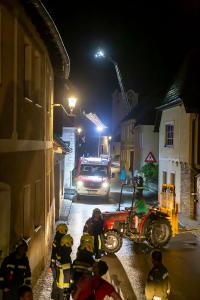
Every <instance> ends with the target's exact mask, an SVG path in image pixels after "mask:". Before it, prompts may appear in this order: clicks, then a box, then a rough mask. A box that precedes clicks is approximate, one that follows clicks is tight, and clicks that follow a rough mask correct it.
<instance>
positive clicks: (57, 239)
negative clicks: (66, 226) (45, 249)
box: [51, 232, 64, 265]
mask: <svg viewBox="0 0 200 300" xmlns="http://www.w3.org/2000/svg"><path fill="white" fill-rule="evenodd" d="M63 235H64V234H62V233H60V232H56V234H55V236H54V240H53V244H52V252H51V265H54V264H55V262H56V253H57V251H58V248H60V241H61V238H62V237H63Z"/></svg>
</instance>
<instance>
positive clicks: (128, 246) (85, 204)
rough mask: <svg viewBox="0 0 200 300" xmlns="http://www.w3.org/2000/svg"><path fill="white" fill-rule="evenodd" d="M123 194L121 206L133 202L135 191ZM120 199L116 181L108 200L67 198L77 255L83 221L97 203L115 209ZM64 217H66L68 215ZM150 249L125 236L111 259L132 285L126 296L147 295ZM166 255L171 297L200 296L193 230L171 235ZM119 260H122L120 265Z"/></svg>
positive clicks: (188, 299)
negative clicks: (134, 242)
mask: <svg viewBox="0 0 200 300" xmlns="http://www.w3.org/2000/svg"><path fill="white" fill-rule="evenodd" d="M145 196H146V197H147V198H148V202H149V203H151V202H152V201H153V200H155V196H154V195H152V194H145ZM123 198H124V201H123V204H122V208H123V207H126V206H130V203H131V199H132V194H131V193H125V194H124V197H123ZM118 199H119V188H118V187H117V186H116V185H114V186H113V189H111V194H110V199H109V201H108V202H105V201H104V202H103V201H102V199H97V198H95V197H89V198H82V199H81V200H80V201H79V202H76V201H75V202H73V203H72V205H70V202H69V201H67V200H65V201H66V205H68V208H67V211H69V209H70V213H69V215H68V222H69V231H70V233H71V235H72V236H73V238H74V246H73V256H74V257H75V254H76V249H77V247H78V245H79V239H80V236H81V234H82V230H83V226H84V223H85V221H86V220H87V219H88V218H89V217H90V216H91V214H92V210H93V209H94V208H95V207H99V208H100V209H101V210H102V211H113V210H116V209H117V207H118ZM70 206H71V207H70ZM64 218H66V215H65V217H64ZM150 253H151V249H149V248H148V247H147V246H146V245H141V246H139V247H138V246H137V247H136V246H134V245H133V243H132V242H131V241H129V240H126V239H124V243H123V246H122V248H121V250H120V251H119V252H118V253H117V254H116V256H114V257H113V259H112V263H113V264H114V265H116V266H119V267H118V268H119V273H120V274H121V276H122V277H123V278H126V279H125V280H126V281H127V287H124V288H125V289H126V288H127V289H130V286H132V288H133V292H134V293H133V294H132V296H127V299H126V300H134V299H139V300H140V299H141V300H142V299H145V297H144V293H143V291H144V284H145V280H146V276H147V273H148V271H149V270H150V268H151V261H150ZM163 258H164V259H163V262H164V264H165V266H166V267H167V268H168V271H169V274H170V282H171V287H172V290H171V291H172V292H171V295H170V298H169V299H174V300H200V292H199V286H200V242H199V240H198V239H197V238H196V237H194V236H193V235H192V234H191V233H187V234H182V235H178V236H176V237H175V238H172V240H171V241H170V243H169V245H168V246H167V247H166V248H165V249H163ZM119 262H121V265H120V263H119ZM117 270H118V269H117ZM116 273H117V272H116ZM116 276H117V274H116ZM120 278H121V277H120ZM128 280H129V282H128ZM123 284H124V283H123ZM127 295H128V294H127Z"/></svg>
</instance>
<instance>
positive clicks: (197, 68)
mask: <svg viewBox="0 0 200 300" xmlns="http://www.w3.org/2000/svg"><path fill="white" fill-rule="evenodd" d="M199 82H200V50H199V49H194V50H192V51H191V52H190V53H189V54H188V55H187V57H186V59H185V61H184V63H183V65H182V67H181V69H180V71H179V72H178V74H177V76H176V78H175V80H174V82H173V84H172V85H171V86H170V88H169V90H168V92H167V93H166V95H165V97H164V98H163V100H162V102H161V105H160V106H158V107H157V109H158V110H164V109H166V108H169V107H172V106H176V105H178V104H180V103H183V104H184V106H185V109H186V112H188V113H199V112H200V89H199Z"/></svg>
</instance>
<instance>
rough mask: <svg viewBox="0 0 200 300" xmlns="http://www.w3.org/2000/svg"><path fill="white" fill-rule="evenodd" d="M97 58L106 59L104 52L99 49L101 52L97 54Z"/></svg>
mask: <svg viewBox="0 0 200 300" xmlns="http://www.w3.org/2000/svg"><path fill="white" fill-rule="evenodd" d="M95 57H96V58H102V57H103V58H104V57H105V53H104V51H103V50H100V49H99V50H98V51H97V52H96V54H95Z"/></svg>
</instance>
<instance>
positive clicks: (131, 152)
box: [130, 150, 134, 170]
mask: <svg viewBox="0 0 200 300" xmlns="http://www.w3.org/2000/svg"><path fill="white" fill-rule="evenodd" d="M133 164H134V151H133V150H131V151H130V168H131V169H132V170H133Z"/></svg>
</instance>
